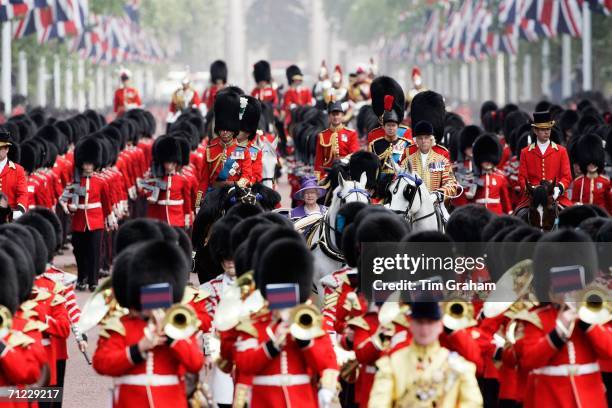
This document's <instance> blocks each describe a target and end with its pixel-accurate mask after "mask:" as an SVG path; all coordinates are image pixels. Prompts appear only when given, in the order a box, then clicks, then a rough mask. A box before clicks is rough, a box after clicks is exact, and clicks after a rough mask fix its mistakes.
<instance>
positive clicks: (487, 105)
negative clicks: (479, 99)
mask: <svg viewBox="0 0 612 408" xmlns="http://www.w3.org/2000/svg"><path fill="white" fill-rule="evenodd" d="M497 109H498V107H497V104H496V103H495V102H493V101H484V102H483V103H482V105H480V119H481V120H482V118H484V116H485V115H486V114H487V113H489V112H495V111H497Z"/></svg>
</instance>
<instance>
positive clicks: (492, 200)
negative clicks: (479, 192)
mask: <svg viewBox="0 0 612 408" xmlns="http://www.w3.org/2000/svg"><path fill="white" fill-rule="evenodd" d="M476 202H477V203H478V204H499V203H500V200H499V198H477V199H476Z"/></svg>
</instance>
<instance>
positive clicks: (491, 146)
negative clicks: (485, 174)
mask: <svg viewBox="0 0 612 408" xmlns="http://www.w3.org/2000/svg"><path fill="white" fill-rule="evenodd" d="M501 153H502V147H501V144H500V143H499V140H497V136H495V135H493V134H491V133H485V134H482V135H480V136H478V138H477V139H476V141H475V142H474V148H473V154H474V164H475V165H476V167H478V168H480V167H481V165H482V163H484V162H490V163H493V165H494V166H497V164H498V163H499V161H500V160H501Z"/></svg>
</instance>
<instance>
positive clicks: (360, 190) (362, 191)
mask: <svg viewBox="0 0 612 408" xmlns="http://www.w3.org/2000/svg"><path fill="white" fill-rule="evenodd" d="M341 193H342V192H341V191H338V192H337V193H336V197H338V198H339V199H340V203H341V204H346V199H347V197H348V196H349V195H351V194H361V195H363V196H365V197H366V198H367V199H368V202H370V193H369V192H368V190H366V189H364V188H361V187H353V188H351V189H350V190H349V191H347V192H346V194H344V195H342V194H341Z"/></svg>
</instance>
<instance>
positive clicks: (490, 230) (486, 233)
mask: <svg viewBox="0 0 612 408" xmlns="http://www.w3.org/2000/svg"><path fill="white" fill-rule="evenodd" d="M521 225H527V224H526V223H525V221H523V220H521V219H520V218H518V217H515V216H513V215H501V216H499V217H495V216H494V217H492V218H491V219H490V221H489V222H488V223H487V225H485V226H484V228H483V229H482V235H481V237H482V241H483V242H489V241H490V240H491V238H493V235H495V234H496V233H497V232H498V231H500V230H502V229H504V228H505V227H510V226H521Z"/></svg>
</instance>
